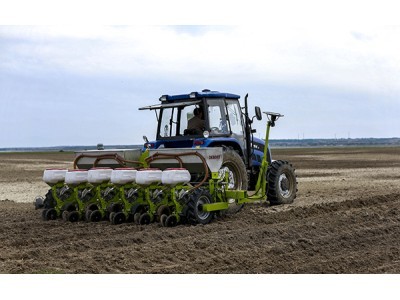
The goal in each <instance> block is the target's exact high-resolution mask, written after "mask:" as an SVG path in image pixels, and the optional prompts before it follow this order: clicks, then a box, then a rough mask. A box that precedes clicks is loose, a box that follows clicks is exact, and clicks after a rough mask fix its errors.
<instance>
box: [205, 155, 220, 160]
mask: <svg viewBox="0 0 400 300" xmlns="http://www.w3.org/2000/svg"><path fill="white" fill-rule="evenodd" d="M208 159H221V154H220V155H209V156H208Z"/></svg>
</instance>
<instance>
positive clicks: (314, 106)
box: [0, 2, 400, 147]
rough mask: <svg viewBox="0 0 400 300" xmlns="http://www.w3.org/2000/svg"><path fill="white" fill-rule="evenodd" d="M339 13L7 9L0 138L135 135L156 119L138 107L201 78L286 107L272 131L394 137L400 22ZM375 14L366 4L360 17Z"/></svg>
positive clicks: (268, 105)
mask: <svg viewBox="0 0 400 300" xmlns="http://www.w3.org/2000/svg"><path fill="white" fill-rule="evenodd" d="M360 3H363V2H360ZM340 11H341V10H335V11H333V12H332V14H333V16H334V17H333V18H332V19H330V20H329V22H328V23H324V24H322V25H324V26H322V25H321V26H319V25H318V24H314V23H310V22H304V23H302V22H297V21H301V20H308V18H309V17H311V16H313V15H315V14H317V15H318V13H316V11H315V10H314V11H312V10H311V9H309V8H307V7H306V8H305V9H303V10H301V11H299V14H300V15H301V18H300V19H299V18H297V19H295V20H294V21H292V22H286V23H284V24H283V23H282V22H268V23H262V22H261V23H256V24H254V23H252V22H249V23H250V24H247V22H242V23H240V24H232V22H231V24H228V25H226V24H222V25H220V23H218V22H214V19H211V21H210V23H213V24H214V25H207V24H204V22H203V23H202V24H204V25H199V26H193V25H189V26H183V25H179V24H176V23H174V22H168V21H167V23H168V24H174V25H173V26H168V25H166V24H161V25H159V24H158V25H151V24H130V25H128V26H102V25H99V24H88V23H85V24H78V25H73V26H72V25H63V26H61V25H57V26H54V25H52V26H42V25H41V22H35V20H34V22H29V23H36V24H38V23H39V24H38V25H31V26H22V25H17V26H15V25H12V26H8V25H6V24H13V22H11V21H8V20H7V19H4V18H3V22H2V23H3V25H1V26H0V58H1V59H0V113H1V117H0V127H1V135H0V147H23V146H57V145H91V144H97V143H99V142H101V143H104V144H105V145H107V144H137V143H142V136H143V135H147V136H148V137H149V139H154V138H155V128H156V127H155V115H154V113H153V112H150V111H138V108H139V107H141V106H144V105H150V104H156V103H158V98H159V97H160V96H161V95H162V94H176V93H190V92H192V91H200V90H202V89H205V88H207V89H211V90H218V91H221V92H230V93H235V94H239V95H241V99H243V98H244V96H245V94H246V93H249V103H250V106H251V107H254V106H255V105H258V106H261V108H262V110H264V111H265V110H267V111H277V112H280V113H282V114H284V115H285V117H284V118H283V119H281V120H279V122H278V125H277V126H276V127H275V128H274V129H273V131H272V138H274V139H293V138H295V139H297V138H303V137H304V138H334V137H337V138H348V137H351V138H362V137H376V138H378V137H399V136H400V117H399V116H400V56H399V53H400V26H397V24H388V22H385V21H386V18H385V13H384V12H380V13H378V12H377V13H376V16H375V18H374V19H373V20H374V22H371V23H369V22H361V23H357V22H355V23H354V22H347V23H342V22H340V21H339V19H338V18H336V17H339V15H340ZM353 11H354V12H356V11H357V12H362V11H363V10H362V7H360V10H357V7H356V8H355V9H353ZM386 11H387V12H388V13H389V14H390V11H391V9H387V10H385V12H386ZM317 12H318V11H317ZM291 13H292V14H293V11H292V12H291ZM335 14H336V15H335ZM374 14H375V11H374V8H373V7H369V10H368V15H367V16H364V17H365V18H366V19H368V18H370V17H374ZM214 15H215V14H212V16H214ZM325 15H327V16H328V15H329V16H331V14H330V13H329V12H325ZM0 17H1V14H0ZM3 17H4V16H3ZM354 17H356V16H354ZM319 18H321V14H320V15H319ZM346 18H347V19H346V20H349V18H350V17H349V16H347V17H346ZM250 19H251V17H250ZM0 20H1V18H0ZM4 20H5V21H4ZM152 20H154V19H152ZM229 20H230V19H229ZM274 20H278V19H274ZM334 20H338V21H337V22H333V21H334ZM51 23H52V24H54V22H51ZM93 23H97V22H93ZM186 23H190V22H183V21H182V24H186ZM69 24H71V22H69ZM252 111H253V109H252ZM264 126H265V120H264V121H262V122H258V123H257V125H256V128H257V129H258V134H262V135H263V134H264V132H265V130H264Z"/></svg>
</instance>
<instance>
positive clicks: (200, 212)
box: [197, 196, 210, 220]
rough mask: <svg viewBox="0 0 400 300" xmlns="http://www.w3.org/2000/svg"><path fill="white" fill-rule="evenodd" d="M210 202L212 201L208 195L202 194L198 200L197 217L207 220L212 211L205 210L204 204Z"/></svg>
mask: <svg viewBox="0 0 400 300" xmlns="http://www.w3.org/2000/svg"><path fill="white" fill-rule="evenodd" d="M209 203H210V201H209V199H208V197H207V196H200V197H199V199H198V200H197V217H198V218H199V219H200V220H206V219H207V218H208V217H209V216H210V212H208V211H203V205H204V204H209Z"/></svg>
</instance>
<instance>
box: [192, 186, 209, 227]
mask: <svg viewBox="0 0 400 300" xmlns="http://www.w3.org/2000/svg"><path fill="white" fill-rule="evenodd" d="M209 203H212V197H211V195H210V192H209V191H208V190H206V189H202V188H199V189H197V190H195V191H194V192H193V193H191V194H190V198H189V202H188V204H187V211H186V219H187V221H188V222H189V223H191V224H193V225H195V224H198V223H199V224H203V225H205V224H208V223H210V221H211V219H212V218H213V216H214V214H213V212H205V211H203V210H202V206H203V204H209Z"/></svg>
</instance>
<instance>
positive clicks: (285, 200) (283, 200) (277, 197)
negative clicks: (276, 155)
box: [267, 160, 297, 205]
mask: <svg viewBox="0 0 400 300" xmlns="http://www.w3.org/2000/svg"><path fill="white" fill-rule="evenodd" d="M294 171H295V170H294V168H293V167H292V165H291V164H290V163H288V162H287V161H283V160H276V161H273V162H272V163H271V164H270V165H269V167H268V171H267V199H268V201H269V202H270V203H271V205H280V204H290V203H293V201H294V199H295V198H296V192H297V179H296V174H295V172H294Z"/></svg>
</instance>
